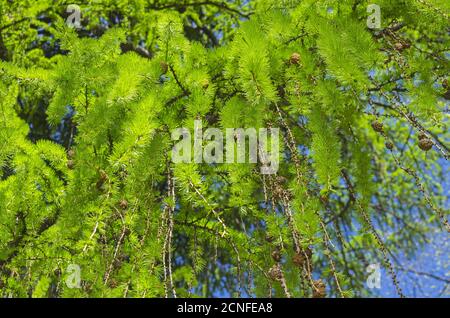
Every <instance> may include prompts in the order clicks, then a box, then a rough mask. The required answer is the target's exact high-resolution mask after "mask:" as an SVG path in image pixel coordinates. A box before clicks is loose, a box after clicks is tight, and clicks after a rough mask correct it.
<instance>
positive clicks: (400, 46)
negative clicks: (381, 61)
mask: <svg viewBox="0 0 450 318" xmlns="http://www.w3.org/2000/svg"><path fill="white" fill-rule="evenodd" d="M394 47H395V49H396V50H397V51H402V50H403V48H404V46H403V44H401V43H400V42H397V43H395V44H394Z"/></svg>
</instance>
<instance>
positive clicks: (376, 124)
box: [372, 120, 383, 133]
mask: <svg viewBox="0 0 450 318" xmlns="http://www.w3.org/2000/svg"><path fill="white" fill-rule="evenodd" d="M372 128H373V130H375V131H376V132H380V133H381V132H383V124H382V123H380V122H379V121H376V120H375V121H373V122H372Z"/></svg>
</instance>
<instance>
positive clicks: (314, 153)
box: [0, 0, 450, 297]
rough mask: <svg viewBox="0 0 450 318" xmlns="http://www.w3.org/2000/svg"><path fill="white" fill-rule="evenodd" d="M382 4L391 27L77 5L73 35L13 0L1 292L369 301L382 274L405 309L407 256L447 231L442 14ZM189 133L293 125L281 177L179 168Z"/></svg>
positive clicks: (285, 136) (309, 10) (280, 9)
mask: <svg viewBox="0 0 450 318" xmlns="http://www.w3.org/2000/svg"><path fill="white" fill-rule="evenodd" d="M378 2H379V5H380V7H381V10H382V11H381V12H382V28H381V29H380V30H371V29H368V28H367V26H366V19H367V15H368V13H367V11H366V9H367V5H368V4H369V2H367V1H359V0H345V1H342V0H327V1H315V0H304V1H294V0H291V1H282V0H259V1H240V0H236V1H216V0H212V1H194V0H192V1H191V0H190V1H172V0H167V1H143V0H121V1H109V0H98V1H81V2H80V4H79V5H80V7H81V9H82V21H81V25H82V27H81V28H80V29H72V28H69V27H68V26H67V25H65V23H64V22H65V19H66V18H67V15H68V14H67V12H66V8H67V5H68V4H70V3H69V2H68V1H48V0H47V1H46V0H44V1H37V2H35V1H28V0H23V1H7V0H1V1H0V58H1V61H0V77H1V79H2V81H1V83H0V106H1V107H0V127H1V129H0V212H1V213H0V295H1V296H2V297H8V296H13V297H164V296H165V297H175V296H178V297H180V296H181V297H196V296H206V297H208V296H214V295H231V296H257V297H266V296H275V297H311V296H314V297H323V296H325V295H326V296H328V297H351V296H354V295H356V296H367V295H369V294H370V292H371V291H370V290H368V289H367V288H366V286H365V282H366V278H367V277H366V276H367V273H366V267H367V265H368V264H371V263H377V262H378V263H381V264H382V266H383V267H384V268H385V269H386V270H387V271H388V272H389V274H390V276H391V278H392V281H393V283H394V284H395V286H396V288H397V292H398V294H399V295H400V296H402V295H403V294H404V292H402V282H401V281H399V280H398V278H397V275H396V272H397V270H398V269H399V268H401V264H399V263H398V261H397V260H396V259H395V257H394V255H395V254H396V253H399V252H401V253H404V254H406V255H413V254H414V253H415V251H417V249H418V248H420V246H423V244H425V243H426V242H427V236H428V235H429V234H430V233H434V230H435V229H436V228H438V229H440V230H441V231H442V232H448V231H449V225H448V221H447V215H448V214H447V212H446V211H445V207H446V205H447V206H448V193H446V191H448V188H447V189H446V188H445V187H443V186H442V184H443V183H444V182H445V180H448V179H447V178H448V162H447V161H448V154H449V149H448V146H447V145H446V141H448V138H449V137H450V136H449V134H448V99H449V98H450V97H449V95H450V86H449V84H448V78H447V77H448V71H449V61H448V51H447V50H448V44H449V33H448V12H449V5H448V2H446V1H425V0H423V1H422V0H418V1H413V0H404V1H381V0H380V1H378ZM196 119H201V120H202V122H203V125H204V128H206V127H220V128H222V129H225V128H228V127H232V128H238V127H242V128H248V127H255V128H260V127H267V126H270V127H280V129H281V132H282V134H281V135H282V136H281V140H282V143H283V145H282V149H281V157H282V162H281V163H280V169H279V171H278V173H277V174H276V175H262V174H261V173H260V169H259V168H260V167H259V165H258V164H251V163H245V164H237V163H236V164H206V163H183V164H174V163H172V162H171V158H170V154H171V149H172V146H173V143H174V142H173V141H172V140H171V136H170V132H171V131H172V129H175V128H179V127H188V128H190V129H192V128H193V123H194V120H196ZM419 139H420V141H419ZM423 140H426V142H424V141H423ZM426 143H430V146H432V149H430V150H428V151H426V150H425V149H424V148H426V145H425V144H426ZM71 264H77V265H79V266H80V268H81V286H80V288H70V286H69V285H68V284H66V280H67V279H68V277H69V276H70V273H69V272H68V271H67V268H68V266H69V265H71ZM323 283H325V286H326V288H325V291H324V290H323V288H322V284H323Z"/></svg>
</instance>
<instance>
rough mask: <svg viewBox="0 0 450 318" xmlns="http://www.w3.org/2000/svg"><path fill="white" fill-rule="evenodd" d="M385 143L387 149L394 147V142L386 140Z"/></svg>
mask: <svg viewBox="0 0 450 318" xmlns="http://www.w3.org/2000/svg"><path fill="white" fill-rule="evenodd" d="M385 145H386V148H387V149H389V150H392V149H394V144H393V143H392V142H390V141H388V142H386V143H385Z"/></svg>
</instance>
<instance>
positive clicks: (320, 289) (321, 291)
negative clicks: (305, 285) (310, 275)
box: [313, 279, 327, 298]
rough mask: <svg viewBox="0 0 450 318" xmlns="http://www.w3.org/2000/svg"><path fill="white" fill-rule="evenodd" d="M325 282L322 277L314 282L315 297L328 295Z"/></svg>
mask: <svg viewBox="0 0 450 318" xmlns="http://www.w3.org/2000/svg"><path fill="white" fill-rule="evenodd" d="M326 295H327V294H326V292H325V283H324V282H322V280H321V279H318V280H315V281H314V284H313V297H314V298H324V297H325V296H326Z"/></svg>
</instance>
